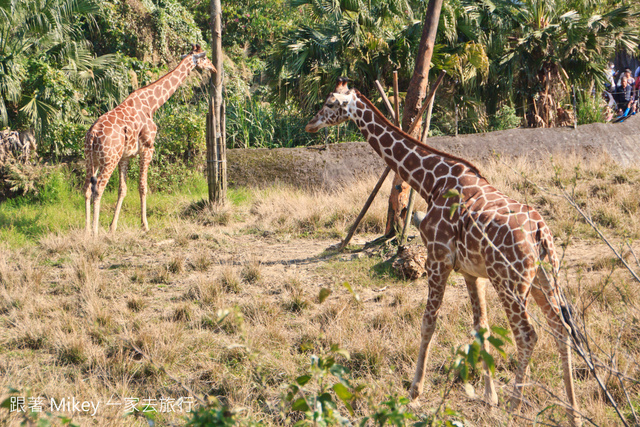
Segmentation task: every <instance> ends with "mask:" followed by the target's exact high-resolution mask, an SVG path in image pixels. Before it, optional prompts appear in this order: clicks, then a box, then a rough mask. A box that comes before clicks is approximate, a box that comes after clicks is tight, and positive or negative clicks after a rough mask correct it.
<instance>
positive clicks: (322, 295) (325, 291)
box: [318, 288, 331, 304]
mask: <svg viewBox="0 0 640 427" xmlns="http://www.w3.org/2000/svg"><path fill="white" fill-rule="evenodd" d="M329 295H331V289H327V288H322V289H320V293H319V294H318V303H320V304H322V303H323V302H324V300H326V299H327V298H328V297H329Z"/></svg>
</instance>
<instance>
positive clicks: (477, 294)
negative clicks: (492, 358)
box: [464, 274, 498, 405]
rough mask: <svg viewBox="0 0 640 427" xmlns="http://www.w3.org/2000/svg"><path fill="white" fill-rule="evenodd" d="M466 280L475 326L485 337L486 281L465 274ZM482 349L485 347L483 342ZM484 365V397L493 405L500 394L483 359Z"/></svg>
mask: <svg viewBox="0 0 640 427" xmlns="http://www.w3.org/2000/svg"><path fill="white" fill-rule="evenodd" d="M464 281H465V283H466V284H467V290H468V291H469V299H470V300H471V308H472V309H473V327H474V329H475V330H476V332H477V331H479V330H481V329H484V330H485V331H487V332H485V337H486V335H487V334H488V333H489V332H488V330H489V321H488V319H487V301H486V282H485V281H484V280H482V279H479V278H477V277H473V276H469V275H466V274H465V275H464ZM482 349H483V350H484V349H485V346H484V344H483V346H482ZM482 363H483V366H484V398H485V400H486V402H487V403H490V404H492V405H497V404H498V394H497V393H496V388H495V385H494V384H493V379H492V378H491V372H490V371H489V367H488V366H487V363H486V362H485V361H484V360H483V362H482Z"/></svg>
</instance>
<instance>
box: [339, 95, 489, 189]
mask: <svg viewBox="0 0 640 427" xmlns="http://www.w3.org/2000/svg"><path fill="white" fill-rule="evenodd" d="M354 92H355V93H356V96H355V99H354V101H353V102H352V105H351V106H350V108H351V110H350V113H349V115H350V118H351V119H352V120H353V121H354V122H355V123H356V125H357V126H358V128H359V129H360V132H362V134H363V135H364V137H365V138H366V140H367V142H368V143H369V144H370V145H371V146H372V147H373V149H374V150H375V151H376V152H377V153H378V155H380V157H382V159H383V160H384V161H385V163H386V164H387V165H388V166H389V167H390V168H391V169H392V170H393V171H394V172H396V173H397V174H398V175H400V177H401V178H402V179H403V180H404V181H405V182H407V183H408V184H409V185H411V186H412V187H413V188H414V189H415V190H417V191H418V192H419V193H420V194H421V195H422V196H423V197H424V198H425V199H426V200H427V201H430V200H431V199H432V198H433V195H434V193H436V192H438V191H439V190H445V191H446V189H448V188H451V187H453V186H454V181H453V180H449V179H448V178H453V179H454V180H455V179H457V178H458V177H459V176H461V175H462V174H463V173H465V171H470V172H471V173H473V174H476V175H477V176H478V177H481V175H480V173H479V172H478V170H477V168H476V167H475V166H474V165H473V164H471V163H469V162H468V161H466V160H464V159H461V158H459V157H456V156H452V155H449V154H447V153H444V152H441V151H439V150H436V149H435V148H433V147H430V146H428V145H426V144H423V143H421V142H418V141H417V140H415V139H414V138H412V137H411V136H409V135H407V134H406V133H405V132H403V131H402V130H401V129H399V128H398V127H396V126H395V125H393V124H392V123H391V122H390V121H389V120H388V119H387V118H386V117H384V115H383V114H382V113H381V112H380V111H379V110H378V109H377V108H376V107H375V106H374V105H373V104H372V103H371V101H369V100H368V99H367V98H366V97H365V96H364V95H362V94H361V93H359V92H358V91H354ZM441 165H442V166H441ZM442 178H444V179H442Z"/></svg>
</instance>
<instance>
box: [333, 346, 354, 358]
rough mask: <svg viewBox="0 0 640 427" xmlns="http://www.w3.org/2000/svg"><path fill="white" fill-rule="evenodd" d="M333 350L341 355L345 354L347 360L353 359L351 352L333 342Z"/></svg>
mask: <svg viewBox="0 0 640 427" xmlns="http://www.w3.org/2000/svg"><path fill="white" fill-rule="evenodd" d="M331 352H332V353H336V354H339V355H340V356H343V357H344V358H345V359H347V360H350V359H351V355H350V354H349V352H348V351H347V350H345V349H343V348H340V346H338V345H337V344H333V345H332V346H331Z"/></svg>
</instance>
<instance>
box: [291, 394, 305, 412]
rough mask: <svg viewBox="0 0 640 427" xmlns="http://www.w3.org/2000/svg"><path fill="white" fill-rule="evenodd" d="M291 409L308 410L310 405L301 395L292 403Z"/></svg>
mask: <svg viewBox="0 0 640 427" xmlns="http://www.w3.org/2000/svg"><path fill="white" fill-rule="evenodd" d="M291 409H292V410H294V411H300V412H307V411H308V410H309V405H308V404H307V401H306V400H305V399H304V397H301V398H299V399H298V400H296V401H295V402H293V403H292V404H291Z"/></svg>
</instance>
